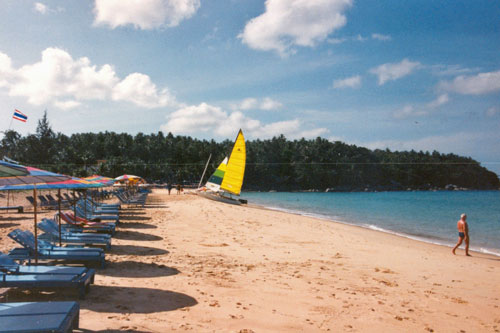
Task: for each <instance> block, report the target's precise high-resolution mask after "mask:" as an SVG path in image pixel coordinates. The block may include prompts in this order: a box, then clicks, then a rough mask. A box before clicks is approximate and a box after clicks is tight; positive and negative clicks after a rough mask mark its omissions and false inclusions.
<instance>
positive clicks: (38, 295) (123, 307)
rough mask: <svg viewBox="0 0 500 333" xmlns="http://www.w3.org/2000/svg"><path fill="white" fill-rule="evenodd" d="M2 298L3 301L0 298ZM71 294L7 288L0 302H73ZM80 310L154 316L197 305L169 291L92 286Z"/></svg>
mask: <svg viewBox="0 0 500 333" xmlns="http://www.w3.org/2000/svg"><path fill="white" fill-rule="evenodd" d="M2 298H3V299H2ZM77 298H78V297H77V296H76V295H75V294H74V293H71V292H66V291H64V290H60V291H56V292H43V291H22V290H19V289H10V290H9V291H8V292H7V293H4V294H3V296H2V297H0V300H2V302H49V301H74V300H77ZM78 302H79V303H80V308H81V309H88V310H91V311H96V312H105V313H124V314H130V313H155V312H163V311H174V310H177V309H180V308H185V307H188V306H194V305H196V304H198V302H197V301H196V299H194V298H193V297H191V296H189V295H186V294H182V293H178V292H175V291H170V290H161V289H153V288H134V287H118V286H99V285H92V286H91V287H90V292H89V293H88V294H87V295H86V297H85V299H84V300H78Z"/></svg>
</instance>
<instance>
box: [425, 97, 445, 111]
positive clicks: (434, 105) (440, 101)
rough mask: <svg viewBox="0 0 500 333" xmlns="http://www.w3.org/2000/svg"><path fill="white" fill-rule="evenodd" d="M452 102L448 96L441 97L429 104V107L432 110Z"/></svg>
mask: <svg viewBox="0 0 500 333" xmlns="http://www.w3.org/2000/svg"><path fill="white" fill-rule="evenodd" d="M449 101H450V98H449V96H448V94H442V95H439V96H438V97H437V98H436V99H435V100H433V101H432V102H430V103H428V104H427V106H428V107H429V108H431V109H434V108H437V107H438V106H441V105H444V104H446V103H448V102H449Z"/></svg>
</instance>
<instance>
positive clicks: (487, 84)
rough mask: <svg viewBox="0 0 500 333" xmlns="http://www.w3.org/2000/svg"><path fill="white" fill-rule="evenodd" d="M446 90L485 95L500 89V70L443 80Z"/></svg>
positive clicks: (441, 84)
mask: <svg viewBox="0 0 500 333" xmlns="http://www.w3.org/2000/svg"><path fill="white" fill-rule="evenodd" d="M439 86H440V88H441V89H443V90H445V91H450V92H455V93H459V94H463V95H483V94H489V93H495V92H498V91H500V71H497V72H487V73H479V74H477V75H473V76H463V75H461V76H458V77H456V78H455V79H454V80H453V81H451V82H441V83H440V85H439Z"/></svg>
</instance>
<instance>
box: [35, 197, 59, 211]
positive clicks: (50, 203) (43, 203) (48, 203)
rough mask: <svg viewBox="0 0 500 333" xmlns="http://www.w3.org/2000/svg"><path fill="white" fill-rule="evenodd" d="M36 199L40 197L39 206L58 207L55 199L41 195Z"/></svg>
mask: <svg viewBox="0 0 500 333" xmlns="http://www.w3.org/2000/svg"><path fill="white" fill-rule="evenodd" d="M38 199H40V207H41V208H46V209H57V208H58V207H59V205H58V204H57V201H52V200H49V199H47V198H46V197H45V196H43V195H39V196H38Z"/></svg>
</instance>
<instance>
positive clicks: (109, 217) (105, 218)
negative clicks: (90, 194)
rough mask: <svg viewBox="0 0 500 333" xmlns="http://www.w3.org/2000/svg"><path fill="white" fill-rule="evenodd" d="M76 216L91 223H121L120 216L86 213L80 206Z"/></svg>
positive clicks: (77, 207)
mask: <svg viewBox="0 0 500 333" xmlns="http://www.w3.org/2000/svg"><path fill="white" fill-rule="evenodd" d="M76 216H78V217H82V218H84V219H87V220H89V221H97V222H100V221H113V222H115V223H120V217H119V216H118V215H103V214H93V213H91V212H90V211H87V212H85V210H84V209H82V208H81V207H79V206H78V205H77V206H76Z"/></svg>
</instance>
